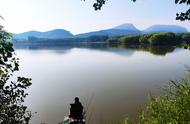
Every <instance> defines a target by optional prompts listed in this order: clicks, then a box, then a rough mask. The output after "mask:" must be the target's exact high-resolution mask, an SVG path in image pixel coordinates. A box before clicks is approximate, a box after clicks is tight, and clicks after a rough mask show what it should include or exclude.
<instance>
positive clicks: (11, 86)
mask: <svg viewBox="0 0 190 124" xmlns="http://www.w3.org/2000/svg"><path fill="white" fill-rule="evenodd" d="M10 39H11V34H9V33H7V32H6V31H5V30H4V29H3V26H1V25H0V124H28V123H29V120H30V118H31V112H30V111H29V110H28V109H27V106H25V105H23V102H24V98H25V97H26V96H27V95H28V94H27V93H26V91H25V90H26V89H27V88H28V87H29V86H30V85H31V79H29V78H25V77H17V79H16V81H11V78H12V79H13V74H14V72H15V71H18V70H19V59H18V58H17V57H16V55H15V52H14V49H13V44H12V43H11V42H8V40H10Z"/></svg>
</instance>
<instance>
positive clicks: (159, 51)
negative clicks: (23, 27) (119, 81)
mask: <svg viewBox="0 0 190 124" xmlns="http://www.w3.org/2000/svg"><path fill="white" fill-rule="evenodd" d="M15 48H16V49H30V50H55V51H57V52H58V53H60V50H62V51H68V50H70V49H72V48H90V49H97V50H105V51H110V52H114V51H112V50H113V49H109V48H116V49H117V48H119V49H120V50H122V51H123V50H131V51H134V50H136V51H146V52H150V53H152V54H154V55H161V56H165V55H166V54H167V53H171V52H173V51H174V50H175V48H176V47H174V46H146V45H121V44H118V43H115V44H107V43H67V44H66V43H64V44H15ZM116 52H118V50H116ZM61 53H62V52H61Z"/></svg>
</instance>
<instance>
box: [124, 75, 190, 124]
mask: <svg viewBox="0 0 190 124" xmlns="http://www.w3.org/2000/svg"><path fill="white" fill-rule="evenodd" d="M164 91H165V92H164V93H163V94H161V95H159V96H157V97H150V98H149V101H148V102H147V105H146V108H145V110H143V111H142V112H141V113H140V115H139V118H138V119H137V120H130V119H129V118H126V119H124V120H123V121H122V122H121V124H190V76H189V75H188V76H185V77H184V78H182V79H181V80H179V81H171V82H170V83H169V84H168V85H167V86H166V87H164Z"/></svg>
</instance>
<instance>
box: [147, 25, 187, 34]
mask: <svg viewBox="0 0 190 124" xmlns="http://www.w3.org/2000/svg"><path fill="white" fill-rule="evenodd" d="M143 32H144V33H153V32H173V33H187V32H188V31H187V29H186V28H184V27H182V26H178V25H153V26H151V27H149V28H147V29H145V30H144V31H143Z"/></svg>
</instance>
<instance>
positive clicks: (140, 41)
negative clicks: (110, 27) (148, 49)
mask: <svg viewBox="0 0 190 124" xmlns="http://www.w3.org/2000/svg"><path fill="white" fill-rule="evenodd" d="M107 42H108V43H109V44H115V43H120V44H122V45H158V46H159V45H180V46H183V47H184V48H186V49H187V48H190V46H189V44H190V33H170V32H158V33H152V34H143V35H129V36H118V37H110V38H109V39H108V40H107Z"/></svg>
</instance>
